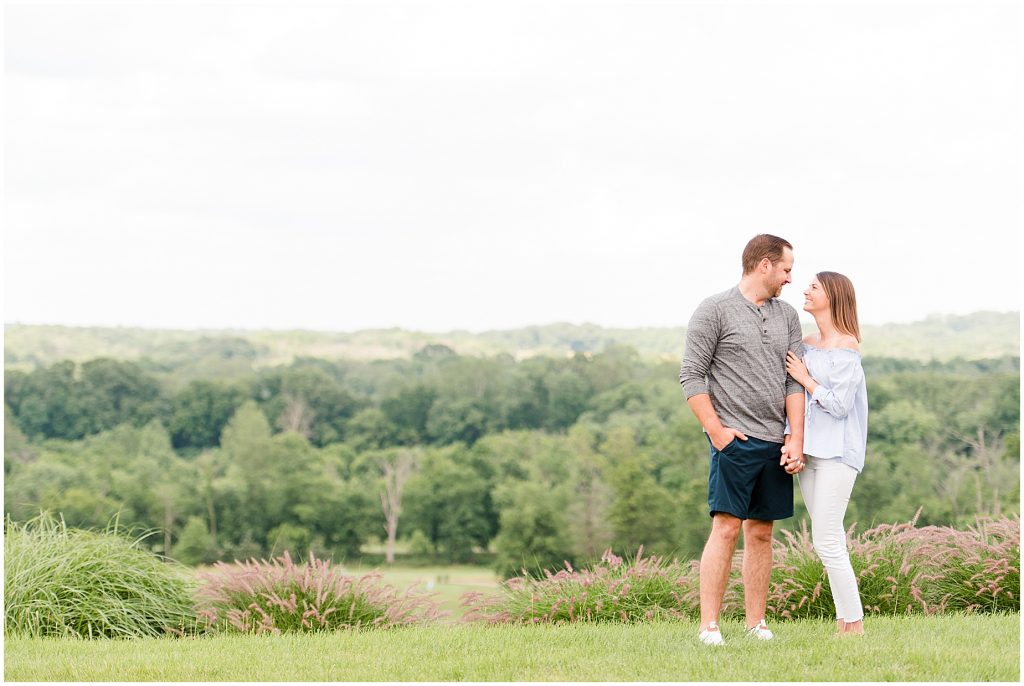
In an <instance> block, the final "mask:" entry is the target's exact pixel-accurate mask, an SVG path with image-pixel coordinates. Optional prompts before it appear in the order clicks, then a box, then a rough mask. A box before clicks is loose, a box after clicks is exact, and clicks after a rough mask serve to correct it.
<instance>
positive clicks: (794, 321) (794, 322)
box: [786, 310, 804, 395]
mask: <svg viewBox="0 0 1024 686" xmlns="http://www.w3.org/2000/svg"><path fill="white" fill-rule="evenodd" d="M789 352H791V353H793V354H794V355H796V356H797V357H800V358H802V357H803V356H804V332H803V331H802V330H801V329H800V317H798V316H797V314H796V311H795V310H794V311H791V312H790V313H789ZM803 392H804V387H803V386H801V385H800V382H799V381H797V380H796V379H794V378H793V377H792V376H790V375H789V374H786V395H793V394H794V393H803Z"/></svg>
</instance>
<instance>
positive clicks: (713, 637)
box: [698, 622, 725, 646]
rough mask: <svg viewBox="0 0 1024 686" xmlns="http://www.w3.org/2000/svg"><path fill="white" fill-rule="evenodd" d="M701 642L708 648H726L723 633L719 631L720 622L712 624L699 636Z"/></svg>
mask: <svg viewBox="0 0 1024 686" xmlns="http://www.w3.org/2000/svg"><path fill="white" fill-rule="evenodd" d="M698 638H700V642H701V643H703V644H704V645H708V646H724V645H725V639H724V638H722V632H721V631H719V630H718V622H711V623H710V624H708V628H707V629H705V630H704V631H702V632H700V633H699V634H698Z"/></svg>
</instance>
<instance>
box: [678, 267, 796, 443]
mask: <svg viewBox="0 0 1024 686" xmlns="http://www.w3.org/2000/svg"><path fill="white" fill-rule="evenodd" d="M787 350H792V351H793V352H794V353H796V355H797V356H800V357H802V356H803V333H802V332H801V330H800V319H799V317H798V316H797V313H796V310H795V309H793V306H792V305H790V304H789V303H787V302H784V301H782V300H779V299H778V298H769V299H768V300H766V301H765V303H764V305H762V306H761V307H758V306H757V305H755V304H754V303H752V302H750V301H749V300H747V299H746V298H745V297H743V294H742V293H740V289H739V287H738V286H734V287H732V288H731V289H729V290H727V291H725V292H724V293H719V294H717V295H713V296H711V297H710V298H707V299H706V300H704V302H702V303H701V304H700V306H698V307H697V310H696V311H695V312H694V313H693V316H692V317H691V318H690V323H689V325H688V327H687V330H686V351H685V352H684V353H683V363H682V366H681V367H680V368H679V383H680V384H682V386H683V393H684V394H685V395H686V398H687V400H689V399H690V398H691V397H693V396H695V395H699V394H701V393H707V394H708V395H709V396H710V398H711V405H712V407H714V408H715V412H717V413H718V417H719V419H721V420H722V424H723V425H724V426H727V427H730V428H733V429H738V430H740V431H742V432H743V433H744V434H746V435H747V436H753V437H755V438H760V439H761V440H764V441H772V442H775V443H782V442H783V433H784V431H785V428H786V396H787V395H790V394H793V393H799V394H801V397H802V396H803V392H804V389H803V387H802V386H801V385H800V384H798V383H797V382H796V381H794V380H793V379H792V378H791V377H790V376H789V374H787V373H786V351H787Z"/></svg>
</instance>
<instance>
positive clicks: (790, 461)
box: [779, 436, 806, 474]
mask: <svg viewBox="0 0 1024 686" xmlns="http://www.w3.org/2000/svg"><path fill="white" fill-rule="evenodd" d="M779 465H781V466H782V468H783V469H785V470H786V473H787V474H798V473H800V472H802V471H804V467H805V466H806V462H805V461H804V451H803V450H800V449H797V447H796V446H795V445H792V446H791V445H790V440H789V436H786V444H785V445H783V446H782V459H780V460H779Z"/></svg>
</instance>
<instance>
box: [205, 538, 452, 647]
mask: <svg viewBox="0 0 1024 686" xmlns="http://www.w3.org/2000/svg"><path fill="white" fill-rule="evenodd" d="M382 578H383V576H382V575H381V574H379V573H371V574H366V575H363V576H360V577H358V578H356V577H353V576H348V575H346V574H344V573H343V572H342V571H341V570H340V569H338V568H334V567H331V563H330V562H328V561H325V560H318V559H316V557H315V556H314V555H313V554H312V553H310V555H309V562H308V563H307V564H302V565H296V564H295V563H294V562H292V559H291V556H290V555H289V554H288V552H287V551H285V553H284V555H283V556H281V557H277V558H274V559H273V560H272V561H269V562H268V561H267V560H256V559H252V560H250V561H248V562H238V561H236V562H235V563H234V564H225V563H223V562H218V563H217V564H216V565H214V568H213V570H212V571H209V572H203V573H200V575H199V579H200V583H201V585H200V588H199V591H198V598H199V599H200V607H201V609H200V611H199V621H200V622H201V624H202V625H204V626H206V627H207V628H209V629H210V630H212V631H220V632H241V633H246V634H261V633H270V634H280V633H282V632H325V631H334V630H337V629H358V628H371V627H394V626H405V625H410V624H423V623H428V622H432V621H434V620H436V619H438V618H439V617H441V616H442V614H443V613H442V612H441V610H440V608H439V606H438V604H437V603H436V602H435V601H434V600H433V599H432V598H433V595H434V594H425V593H417V592H414V590H413V589H414V588H415V587H414V586H411V587H409V588H408V589H407V590H406V591H404V592H402V593H399V592H398V591H397V590H396V589H395V588H394V587H393V586H390V585H387V584H383V583H382Z"/></svg>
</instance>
